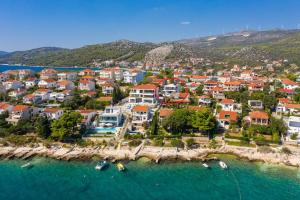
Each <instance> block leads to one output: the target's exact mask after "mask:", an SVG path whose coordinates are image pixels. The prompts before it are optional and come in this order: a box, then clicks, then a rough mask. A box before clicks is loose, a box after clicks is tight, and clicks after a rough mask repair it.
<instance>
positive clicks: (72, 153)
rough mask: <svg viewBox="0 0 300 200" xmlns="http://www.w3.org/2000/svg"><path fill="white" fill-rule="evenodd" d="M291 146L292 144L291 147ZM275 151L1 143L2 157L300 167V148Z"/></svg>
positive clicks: (228, 147) (0, 153) (245, 148)
mask: <svg viewBox="0 0 300 200" xmlns="http://www.w3.org/2000/svg"><path fill="white" fill-rule="evenodd" d="M289 148H291V147H289ZM273 150H274V151H273V152H271V153H270V152H269V153H262V152H259V151H258V149H257V148H250V147H237V146H228V145H224V146H222V147H220V148H217V149H208V148H197V149H192V150H179V151H178V150H177V149H176V148H174V147H155V146H143V145H140V146H138V147H135V148H128V147H124V148H119V149H115V148H113V147H106V148H100V147H76V146H72V147H63V145H59V146H55V147H51V148H47V147H45V146H43V145H42V144H40V145H38V146H36V147H29V146H22V147H12V146H0V158H1V159H6V160H9V159H22V160H27V159H30V158H32V157H48V158H52V159H56V160H64V161H72V160H84V161H88V160H95V159H106V160H110V161H112V162H116V161H120V160H128V161H135V160H138V159H140V158H143V157H144V158H148V159H150V160H152V161H154V162H155V163H159V162H160V161H161V160H163V161H176V160H180V161H202V162H205V161H210V160H219V158H218V157H219V155H223V154H224V155H233V156H236V157H237V159H243V160H246V161H248V162H264V163H270V164H276V165H286V166H292V167H297V168H298V167H300V150H298V149H297V148H295V147H293V149H291V151H292V154H291V155H287V154H284V153H282V152H280V149H279V148H273Z"/></svg>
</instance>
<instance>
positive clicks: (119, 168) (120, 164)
mask: <svg viewBox="0 0 300 200" xmlns="http://www.w3.org/2000/svg"><path fill="white" fill-rule="evenodd" d="M117 168H118V170H119V171H120V172H121V171H124V170H125V166H124V165H123V164H122V163H120V162H119V163H118V164H117Z"/></svg>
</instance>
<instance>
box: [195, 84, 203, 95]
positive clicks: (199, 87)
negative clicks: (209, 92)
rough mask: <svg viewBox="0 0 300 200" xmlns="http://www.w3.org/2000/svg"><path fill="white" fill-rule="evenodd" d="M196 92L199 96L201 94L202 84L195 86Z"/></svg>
mask: <svg viewBox="0 0 300 200" xmlns="http://www.w3.org/2000/svg"><path fill="white" fill-rule="evenodd" d="M196 94H197V95H199V96H201V95H202V94H203V85H199V86H198V87H197V88H196Z"/></svg>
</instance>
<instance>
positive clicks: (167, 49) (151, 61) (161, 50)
mask: <svg viewBox="0 0 300 200" xmlns="http://www.w3.org/2000/svg"><path fill="white" fill-rule="evenodd" d="M173 48H174V47H173V45H164V46H161V47H158V48H155V49H152V50H151V51H149V52H148V53H147V54H146V56H145V63H146V65H148V66H157V65H161V64H163V61H164V60H165V58H166V57H167V56H168V55H169V54H170V53H171V52H172V50H173Z"/></svg>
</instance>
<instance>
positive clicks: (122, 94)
mask: <svg viewBox="0 0 300 200" xmlns="http://www.w3.org/2000/svg"><path fill="white" fill-rule="evenodd" d="M277 64H278V63H277ZM270 67H272V66H270V65H269V66H268V65H267V66H265V67H262V66H256V67H251V66H240V65H233V66H232V67H231V68H230V67H227V68H226V69H222V70H219V71H217V72H216V73H212V71H211V70H210V69H207V70H206V71H202V73H201V70H199V69H197V68H193V67H190V66H180V65H161V66H142V65H141V66H139V65H137V66H134V67H130V68H121V67H120V66H114V67H106V68H102V69H100V68H99V69H94V68H93V69H90V68H86V69H84V70H81V71H78V70H77V71H76V70H70V71H60V70H55V69H51V68H44V69H43V70H42V71H41V72H35V71H33V70H31V69H21V70H7V71H4V72H2V73H1V74H0V80H1V96H0V97H1V104H0V114H1V116H0V121H1V129H0V135H1V137H3V138H4V139H2V142H3V143H5V142H7V143H18V142H20V141H19V140H25V141H28V140H29V141H30V140H36V137H39V138H42V139H48V140H50V141H59V142H66V143H69V142H71V143H74V142H75V143H79V144H87V143H94V144H95V143H101V144H103V143H105V144H107V143H110V142H111V141H116V142H117V143H119V144H121V145H129V146H139V145H141V144H142V143H143V141H144V140H147V143H149V144H151V145H153V146H171V147H176V148H187V149H189V148H197V147H199V146H204V147H208V146H209V147H217V146H218V145H222V144H227V145H235V146H246V147H255V146H257V145H259V146H264V145H283V144H285V145H297V144H298V142H299V141H300V135H299V131H300V117H299V110H300V104H299V102H300V93H299V91H300V88H299V83H297V81H299V78H298V76H297V74H291V73H289V74H288V73H285V74H286V76H285V77H268V76H266V75H262V73H261V72H262V71H264V70H262V69H263V68H267V70H270V69H269V68H270ZM16 136H18V137H19V138H18V137H16ZM27 136H30V137H29V138H31V139H28V137H27ZM17 138H18V139H17ZM20 138H22V139H20ZM24 138H26V139H24ZM32 138H35V139H32ZM23 142H24V141H23ZM21 143H22V142H21ZM143 144H144V143H143ZM286 149H287V148H286Z"/></svg>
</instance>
